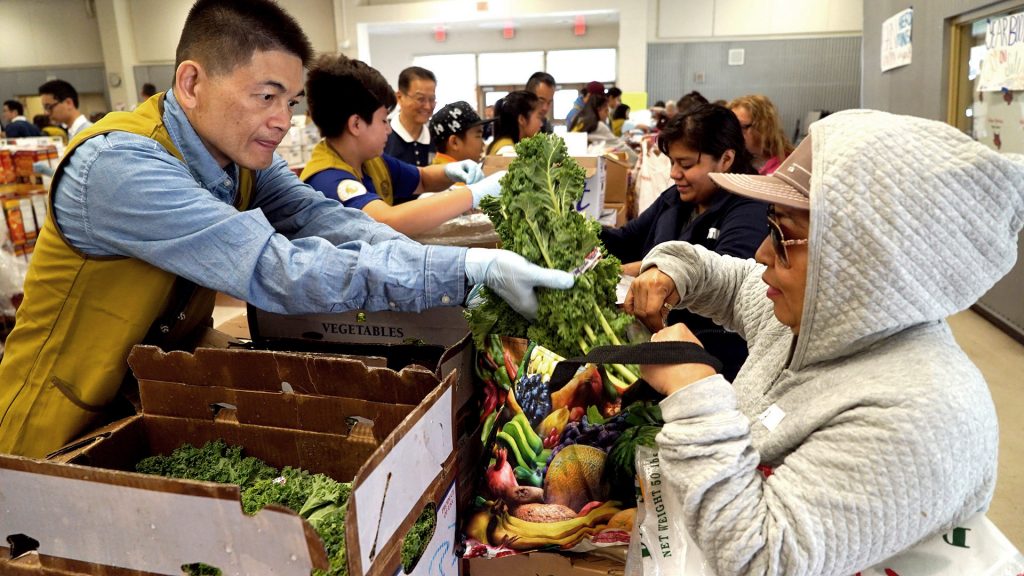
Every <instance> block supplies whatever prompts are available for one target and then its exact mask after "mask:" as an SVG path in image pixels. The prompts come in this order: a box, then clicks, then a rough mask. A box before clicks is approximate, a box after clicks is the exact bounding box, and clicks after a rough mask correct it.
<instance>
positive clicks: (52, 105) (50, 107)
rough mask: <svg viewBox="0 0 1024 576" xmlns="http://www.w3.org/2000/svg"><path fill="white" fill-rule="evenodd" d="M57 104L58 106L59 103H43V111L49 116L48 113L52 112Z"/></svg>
mask: <svg viewBox="0 0 1024 576" xmlns="http://www.w3.org/2000/svg"><path fill="white" fill-rule="evenodd" d="M57 104H60V102H50V103H49V104H47V103H46V102H44V103H43V110H45V111H46V113H47V114H49V113H50V112H53V109H54V108H56V107H57Z"/></svg>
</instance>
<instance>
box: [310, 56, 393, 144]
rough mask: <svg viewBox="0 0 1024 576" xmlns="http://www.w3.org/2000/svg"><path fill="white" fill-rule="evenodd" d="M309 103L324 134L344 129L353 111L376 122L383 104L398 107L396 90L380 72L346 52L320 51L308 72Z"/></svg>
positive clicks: (335, 134)
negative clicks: (352, 57) (323, 52)
mask: <svg viewBox="0 0 1024 576" xmlns="http://www.w3.org/2000/svg"><path fill="white" fill-rule="evenodd" d="M306 103H307V105H308V107H309V115H310V117H312V118H313V123H314V124H316V127H317V128H319V129H320V134H321V135H322V136H323V137H324V138H335V137H337V136H340V135H341V134H343V133H344V132H345V126H347V125H348V119H349V118H351V117H352V115H353V114H356V115H358V116H359V117H360V118H362V119H363V120H365V121H366V122H373V114H374V113H375V112H376V111H377V110H378V109H380V107H381V106H383V107H385V108H387V109H388V110H389V111H390V110H391V109H392V108H394V107H395V92H394V90H392V89H391V86H390V85H388V81H387V80H385V79H384V76H383V75H381V73H380V72H378V71H377V70H375V69H373V68H371V67H370V66H369V65H367V64H366V63H365V62H362V61H360V60H352V59H350V58H348V57H347V56H345V55H344V54H321V55H320V56H318V57H317V58H316V60H315V61H313V64H312V66H310V68H309V74H308V75H307V76H306Z"/></svg>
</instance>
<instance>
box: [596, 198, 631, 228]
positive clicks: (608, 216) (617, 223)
mask: <svg viewBox="0 0 1024 576" xmlns="http://www.w3.org/2000/svg"><path fill="white" fill-rule="evenodd" d="M600 222H601V224H603V225H605V226H611V227H612V228H619V227H621V226H622V225H623V224H625V223H626V205H625V204H613V203H606V204H605V205H604V210H603V211H602V212H601V220H600Z"/></svg>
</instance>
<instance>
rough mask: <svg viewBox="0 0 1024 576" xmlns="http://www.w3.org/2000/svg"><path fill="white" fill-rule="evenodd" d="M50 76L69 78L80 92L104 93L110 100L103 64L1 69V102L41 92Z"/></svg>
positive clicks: (62, 78)
mask: <svg viewBox="0 0 1024 576" xmlns="http://www.w3.org/2000/svg"><path fill="white" fill-rule="evenodd" d="M50 77H53V78H60V79H61V80H67V81H68V82H70V83H71V85H72V86H74V87H75V90H77V91H78V92H80V93H87V92H92V93H98V94H103V95H104V96H107V100H108V101H109V100H110V96H109V94H108V93H107V83H106V75H105V72H104V69H103V66H83V67H80V68H26V69H22V70H0V102H2V101H4V100H12V99H13V100H16V99H17V98H18V96H35V95H37V94H39V86H40V85H42V84H43V83H44V82H46V79H47V78H50Z"/></svg>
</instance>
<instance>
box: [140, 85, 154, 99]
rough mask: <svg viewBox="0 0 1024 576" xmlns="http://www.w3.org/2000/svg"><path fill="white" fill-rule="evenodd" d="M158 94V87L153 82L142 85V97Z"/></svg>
mask: <svg viewBox="0 0 1024 576" xmlns="http://www.w3.org/2000/svg"><path fill="white" fill-rule="evenodd" d="M154 94H156V86H155V85H153V83H151V82H146V83H145V84H143V85H142V95H143V96H145V97H146V98H149V97H150V96H152V95H154Z"/></svg>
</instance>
